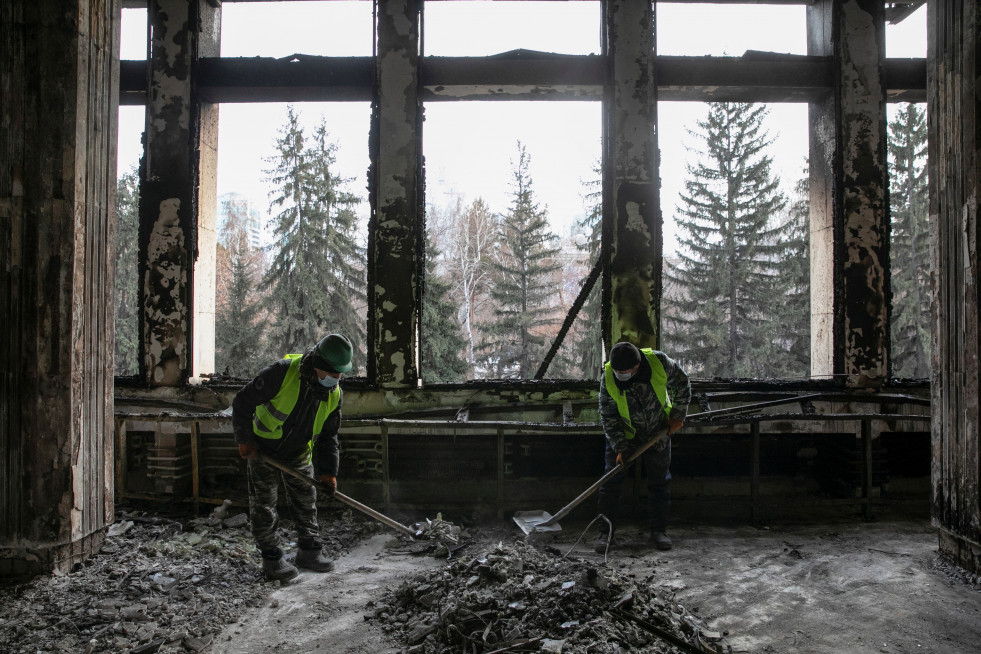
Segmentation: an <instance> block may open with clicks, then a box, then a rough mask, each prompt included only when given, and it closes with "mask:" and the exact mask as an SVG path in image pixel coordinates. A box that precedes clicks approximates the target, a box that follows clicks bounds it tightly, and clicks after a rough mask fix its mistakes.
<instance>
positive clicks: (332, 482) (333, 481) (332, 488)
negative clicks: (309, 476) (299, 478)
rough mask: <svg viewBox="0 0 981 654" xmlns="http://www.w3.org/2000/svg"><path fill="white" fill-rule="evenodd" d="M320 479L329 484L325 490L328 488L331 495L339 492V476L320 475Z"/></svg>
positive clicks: (326, 484)
mask: <svg viewBox="0 0 981 654" xmlns="http://www.w3.org/2000/svg"><path fill="white" fill-rule="evenodd" d="M320 481H321V482H322V483H323V484H324V485H325V486H327V488H325V489H324V490H325V491H326V490H328V489H329V492H330V494H331V495H333V494H334V493H336V492H337V477H331V476H330V475H320Z"/></svg>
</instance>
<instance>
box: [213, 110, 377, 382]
mask: <svg viewBox="0 0 981 654" xmlns="http://www.w3.org/2000/svg"><path fill="white" fill-rule="evenodd" d="M219 116H220V117H219V129H218V134H219V140H218V165H217V167H218V170H217V175H218V179H217V186H218V193H217V198H218V200H217V204H218V206H217V212H216V215H217V221H216V223H217V225H216V227H217V242H218V245H217V249H218V252H217V264H216V281H215V289H214V291H215V359H216V361H215V363H216V366H215V369H216V371H217V373H218V374H221V375H229V376H232V377H236V378H250V377H252V376H253V375H255V373H256V372H258V370H259V369H260V368H261V367H263V366H264V365H267V364H268V363H270V362H271V361H273V360H275V359H277V358H280V357H282V356H283V355H285V354H291V353H302V352H305V351H306V350H307V349H309V348H310V347H311V346H312V345H313V344H314V343H316V342H317V341H318V340H319V339H320V338H322V337H323V336H325V335H326V334H329V333H335V332H336V333H342V334H344V335H346V336H347V337H348V338H350V339H351V341H352V343H353V345H354V365H355V367H354V369H353V370H352V371H351V373H350V374H351V375H359V374H364V370H365V366H366V327H367V322H368V320H367V310H368V309H367V300H366V277H365V275H366V255H365V252H366V247H367V245H366V238H367V236H366V235H367V222H368V215H369V208H368V201H367V191H366V190H365V189H366V186H367V182H366V171H367V169H368V145H367V141H368V140H367V138H365V136H364V135H365V134H367V133H368V123H369V118H370V106H369V105H368V103H297V104H293V105H286V104H281V103H263V104H223V105H221V109H220V113H219Z"/></svg>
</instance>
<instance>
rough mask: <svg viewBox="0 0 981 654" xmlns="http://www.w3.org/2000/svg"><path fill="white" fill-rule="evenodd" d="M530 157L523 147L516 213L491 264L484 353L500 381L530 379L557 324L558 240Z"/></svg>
mask: <svg viewBox="0 0 981 654" xmlns="http://www.w3.org/2000/svg"><path fill="white" fill-rule="evenodd" d="M529 163H530V159H529V156H528V152H527V151H526V150H525V148H524V146H522V145H521V143H518V161H517V163H516V165H515V168H514V193H513V196H512V201H511V207H510V209H509V210H508V212H507V213H506V214H505V215H504V216H502V217H501V218H500V220H499V224H498V251H497V256H496V257H495V259H494V261H493V262H492V269H493V271H494V280H493V282H492V286H491V298H492V300H493V301H494V319H493V321H491V322H489V323H488V324H485V325H483V329H482V332H483V334H484V336H485V340H484V342H483V343H482V344H481V347H480V350H481V352H482V353H483V354H484V355H485V365H486V367H487V371H488V373H489V374H490V375H491V376H493V377H498V378H505V377H507V378H518V379H527V378H531V377H533V376H534V375H535V373H536V372H537V371H538V367H539V365H540V364H541V361H542V359H543V358H544V356H545V353H546V352H547V348H548V345H549V343H550V340H549V339H547V338H546V337H547V335H548V334H549V333H551V330H550V329H549V328H550V327H552V326H554V325H555V324H556V323H558V322H559V321H558V319H557V318H556V316H555V314H556V310H555V307H553V306H552V303H551V302H550V299H551V296H552V293H553V291H554V288H553V283H552V280H553V273H554V272H556V271H557V270H560V269H561V265H560V264H558V263H557V262H556V260H555V256H556V255H557V254H558V253H559V249H558V248H557V247H556V242H557V240H558V238H557V237H556V236H555V234H553V233H552V232H551V231H549V229H548V215H547V211H545V210H542V209H539V207H538V204H537V202H535V196H534V192H533V191H532V180H531V176H530V174H529V172H528V166H529Z"/></svg>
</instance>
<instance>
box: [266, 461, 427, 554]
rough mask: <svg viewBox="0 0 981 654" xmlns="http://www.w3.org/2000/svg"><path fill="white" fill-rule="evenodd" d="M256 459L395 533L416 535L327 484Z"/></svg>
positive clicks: (286, 466)
mask: <svg viewBox="0 0 981 654" xmlns="http://www.w3.org/2000/svg"><path fill="white" fill-rule="evenodd" d="M258 459H259V460H260V461H263V462H264V463H268V464H269V465H271V466H272V467H274V468H278V469H279V470H282V471H283V472H285V473H286V474H288V475H291V476H293V477H296V478H297V479H299V480H301V481H304V482H306V483H308V484H310V485H311V486H313V487H314V488H317V489H320V490H322V491H324V492H325V493H327V494H331V495H332V496H333V497H334V498H336V499H337V500H339V501H341V502H343V503H344V504H347V505H348V506H349V507H351V508H352V509H357V510H358V511H361V513H364V514H366V515H369V516H371V517H372V518H374V519H375V520H377V521H378V522H381V523H384V524H386V525H388V526H389V527H391V528H392V529H395V530H396V531H401V532H402V533H403V534H406V535H408V536H413V537H414V536H415V535H416V532H414V531H412V530H411V529H409V528H408V527H406V526H405V525H403V524H402V523H400V522H396V521H395V520H392V519H391V518H389V517H388V516H387V515H384V514H383V513H379V512H378V511H375V510H374V509H373V508H371V507H370V506H365V505H364V504H362V503H361V502H359V501H357V500H356V499H354V498H352V497H348V496H347V495H345V494H344V493H341V492H340V491H336V490H334V489H333V488H331V487H329V486H328V485H327V484H325V483H323V482H322V481H319V480H317V479H314V478H312V477H308V476H306V475H305V474H303V473H302V472H300V471H298V470H294V469H293V468H291V467H289V466H288V465H285V464H282V463H280V462H279V461H277V460H276V459H273V458H272V457H269V456H267V455H265V454H263V453H262V452H259V455H258Z"/></svg>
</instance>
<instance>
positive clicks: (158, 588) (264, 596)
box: [0, 511, 981, 654]
mask: <svg viewBox="0 0 981 654" xmlns="http://www.w3.org/2000/svg"><path fill="white" fill-rule="evenodd" d="M241 515H242V514H239V515H238V516H235V515H233V516H231V518H230V521H229V520H228V519H226V520H225V521H224V522H220V521H215V520H213V519H208V518H193V517H186V518H181V517H179V516H170V517H166V518H163V517H159V516H156V515H154V514H149V513H146V512H135V511H123V512H121V513H120V515H119V516H118V522H117V524H116V525H114V528H113V530H112V535H110V536H109V537H108V538H107V542H106V544H105V546H104V547H103V550H102V552H101V553H100V554H99V555H98V556H96V557H94V558H93V559H92V560H90V561H89V562H87V563H86V564H84V565H81V566H79V567H78V568H77V569H76V570H75V571H73V572H72V573H71V574H68V575H64V576H55V577H38V578H35V579H31V580H24V581H22V582H21V583H18V584H14V585H8V586H4V587H0V649H2V650H3V651H5V652H6V651H9V652H25V653H26V652H31V653H32V654H33V653H36V652H132V653H135V654H140V653H147V652H229V653H231V652H234V653H236V654H252V653H260V652H290V653H291V654H292V653H302V652H331V653H345V652H346V653H365V654H367V653H370V654H384V653H395V652H407V653H409V652H426V653H434V652H474V653H483V654H487V653H490V652H521V651H524V652H529V651H534V652H566V653H572V652H582V653H585V652H589V653H592V652H611V653H612V652H683V651H697V648H699V647H700V648H701V649H702V651H715V652H725V651H730V649H731V651H733V652H772V653H776V652H814V653H829V654H830V653H831V652H834V653H836V654H837V653H841V652H884V653H888V652H931V653H935V654H962V653H969V652H977V651H979V649H978V643H979V642H981V581H979V579H978V578H977V577H972V576H968V575H965V574H964V573H963V571H961V570H960V569H958V568H955V567H952V566H950V565H948V564H946V563H945V562H944V561H943V560H942V559H940V558H939V557H938V552H937V535H936V531H935V530H934V529H932V528H931V527H930V526H929V524H927V523H926V522H925V521H909V520H896V521H888V522H874V523H865V522H861V521H859V520H854V521H844V522H836V523H835V524H833V525H827V526H796V527H775V526H774V527H771V528H769V529H756V528H751V527H733V528H722V527H701V526H697V525H685V526H683V527H678V528H675V529H673V530H672V531H671V534H672V536H673V537H674V540H675V548H674V549H673V550H671V551H669V552H658V551H655V550H652V549H650V548H649V547H647V546H646V545H645V544H644V540H643V538H641V533H640V532H639V531H637V530H634V529H631V528H630V527H626V528H624V529H621V531H620V536H622V537H623V539H624V541H625V543H624V545H623V546H622V547H620V548H619V549H617V550H615V551H613V552H611V554H610V556H609V559H608V560H607V561H604V557H603V556H602V555H599V554H596V553H594V552H593V551H592V549H591V548H590V547H589V542H588V539H584V541H583V542H582V543H580V544H579V545H578V546H577V547H575V548H572V546H573V542H574V541H575V539H576V538H577V537H578V536H579V533H580V532H579V530H580V529H581V528H582V527H583V526H584V525H581V524H579V525H577V524H575V523H567V522H566V521H564V522H563V527H564V531H562V532H560V533H559V534H557V535H555V536H546V537H536V538H535V539H534V540H532V541H528V540H526V539H525V538H524V534H523V533H522V532H521V531H520V530H519V529H517V528H516V527H515V526H514V524H513V523H509V522H504V521H502V522H498V523H495V524H482V525H465V528H464V530H463V532H462V533H461V534H459V540H460V543H461V544H462V545H463V547H460V548H459V549H454V547H455V546H454V545H453V543H452V538H443V539H442V541H440V540H430V539H424V540H420V541H418V542H415V543H412V542H409V541H408V540H407V539H406V538H404V537H400V536H398V535H397V534H395V533H394V532H393V531H392V530H391V529H389V528H387V527H384V526H382V525H379V524H378V523H373V522H366V521H364V520H362V519H361V518H360V516H359V515H357V514H356V515H354V516H351V515H350V514H341V513H340V512H334V513H327V515H325V516H324V520H323V523H324V525H323V527H324V534H325V539H326V541H327V546H326V549H327V551H329V552H332V553H334V554H335V555H336V557H337V565H336V569H335V571H334V572H332V573H328V574H314V573H307V572H305V573H303V574H301V575H300V577H299V578H298V579H297V580H296V581H294V582H292V583H291V584H290V585H288V586H282V587H280V586H277V585H273V584H266V583H263V582H262V580H261V577H260V574H259V569H258V561H257V559H258V557H257V554H256V552H255V548H254V546H253V545H252V543H251V538H250V536H249V534H248V528H247V525H244V524H243V518H242V517H241ZM447 519H448V520H452V517H451V516H447ZM406 522H408V521H406ZM437 524H438V526H440V527H447V526H449V525H452V523H437ZM127 525H128V526H127ZM434 532H435V533H437V534H441V535H448V536H450V537H451V536H452V535H453V534H449V533H448V532H447V531H446V530H445V529H437V530H434ZM441 542H442V543H443V544H448V545H449V549H454V551H453V552H452V553H451V556H450V558H449V559H447V558H446V554H447V552H446V548H444V547H440V543H441ZM570 549H571V550H572V551H571V553H569V552H570ZM567 553H569V554H568V555H567ZM672 638H674V639H675V641H672V640H671V639H672Z"/></svg>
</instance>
